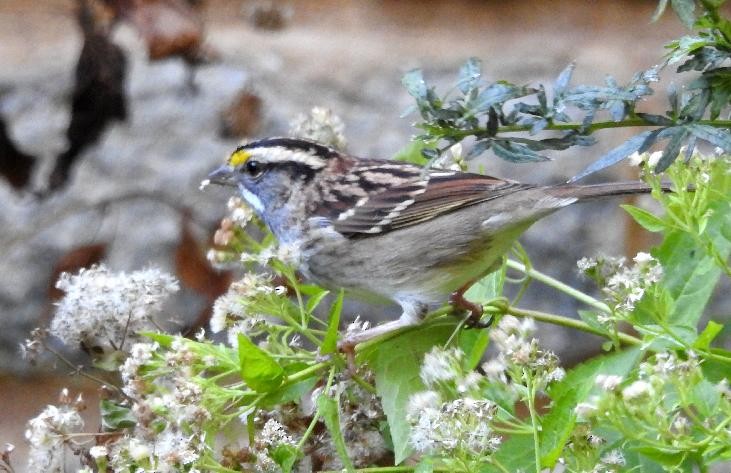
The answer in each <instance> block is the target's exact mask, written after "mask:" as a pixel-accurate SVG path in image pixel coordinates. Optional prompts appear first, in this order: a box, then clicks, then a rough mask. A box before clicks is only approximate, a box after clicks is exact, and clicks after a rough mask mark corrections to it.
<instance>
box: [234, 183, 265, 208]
mask: <svg viewBox="0 0 731 473" xmlns="http://www.w3.org/2000/svg"><path fill="white" fill-rule="evenodd" d="M239 190H240V191H241V195H242V196H243V198H244V199H245V200H246V203H248V204H249V205H251V206H252V207H253V208H254V210H256V211H257V212H259V213H260V214H261V213H263V212H264V204H262V203H261V199H259V198H258V197H257V196H255V195H254V194H252V193H251V192H250V191H248V190H247V189H246V188H244V186H239Z"/></svg>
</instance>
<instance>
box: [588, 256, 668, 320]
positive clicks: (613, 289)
mask: <svg viewBox="0 0 731 473" xmlns="http://www.w3.org/2000/svg"><path fill="white" fill-rule="evenodd" d="M633 262H634V265H632V266H627V265H626V264H625V259H624V258H610V257H600V258H582V259H580V260H579V261H578V262H577V263H576V265H577V267H578V268H579V270H581V271H582V272H584V273H585V274H587V275H588V276H590V277H591V278H592V279H594V280H595V281H596V282H597V284H599V285H600V286H602V291H603V292H604V294H605V295H606V296H607V298H608V300H609V302H610V303H611V304H612V305H613V306H614V307H616V308H617V309H618V310H621V311H624V312H629V311H632V310H633V309H634V308H635V305H636V304H637V303H638V302H639V301H640V300H641V299H642V297H643V296H644V295H645V292H646V291H647V289H648V288H649V287H651V286H652V285H654V284H656V283H657V282H659V281H660V279H662V275H663V271H662V266H661V265H660V263H659V262H658V261H657V260H656V259H655V258H653V257H652V256H651V255H650V254H649V253H642V252H640V253H637V255H636V256H635V257H634V258H633Z"/></svg>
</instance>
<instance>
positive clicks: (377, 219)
mask: <svg viewBox="0 0 731 473" xmlns="http://www.w3.org/2000/svg"><path fill="white" fill-rule="evenodd" d="M530 187H533V186H530V185H525V184H520V183H517V182H514V181H506V180H502V179H497V178H494V177H490V176H482V175H479V174H469V173H459V172H455V173H450V172H444V171H434V172H432V173H430V174H426V175H425V176H424V177H423V178H420V179H419V180H418V181H413V182H408V183H405V184H401V185H398V186H394V187H389V188H388V189H386V190H383V191H381V192H378V193H374V194H372V195H369V196H368V198H367V199H365V200H363V201H361V202H360V205H358V206H356V207H355V208H353V209H351V210H349V211H347V212H343V213H341V214H340V215H339V216H338V217H336V218H334V219H333V226H334V228H335V230H336V231H338V232H339V233H342V234H344V235H347V236H350V237H356V236H361V237H362V236H367V235H373V234H379V233H384V232H387V231H392V230H397V229H399V228H404V227H408V226H410V225H416V224H418V223H421V222H424V221H427V220H431V219H433V218H435V217H438V216H440V215H443V214H446V213H448V212H453V211H455V210H457V209H460V208H463V207H467V206H470V205H475V204H477V203H481V202H486V201H488V200H492V199H495V198H498V197H502V196H504V195H507V194H511V193H513V192H516V191H518V190H521V189H526V188H530Z"/></svg>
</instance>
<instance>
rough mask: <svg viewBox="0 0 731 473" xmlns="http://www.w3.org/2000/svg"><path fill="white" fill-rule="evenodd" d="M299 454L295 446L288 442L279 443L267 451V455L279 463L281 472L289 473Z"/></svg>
mask: <svg viewBox="0 0 731 473" xmlns="http://www.w3.org/2000/svg"><path fill="white" fill-rule="evenodd" d="M300 455H301V454H300V451H299V450H298V449H297V447H295V446H293V445H288V444H279V445H277V446H276V447H274V448H273V449H271V450H270V451H269V456H270V457H271V458H272V460H274V462H275V463H276V464H277V465H279V467H280V468H281V469H282V472H283V473H290V472H291V471H292V468H293V467H294V464H295V463H297V460H299V458H300Z"/></svg>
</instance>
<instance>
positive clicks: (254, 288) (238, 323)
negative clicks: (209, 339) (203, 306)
mask: <svg viewBox="0 0 731 473" xmlns="http://www.w3.org/2000/svg"><path fill="white" fill-rule="evenodd" d="M272 293H274V288H273V287H272V285H271V278H269V277H268V276H266V275H263V274H259V273H246V274H245V275H244V277H243V278H241V279H240V280H239V281H236V282H234V283H233V284H231V286H229V288H228V291H227V292H226V294H224V295H222V296H220V297H219V298H218V299H216V301H215V302H214V303H213V314H212V315H211V320H210V326H211V332H213V333H218V332H221V331H223V330H226V329H228V331H229V333H228V335H229V341H230V342H231V343H232V345H235V343H236V342H235V340H236V338H237V337H236V335H237V334H238V333H244V334H249V333H251V332H252V331H253V330H254V329H255V328H257V327H259V326H261V324H263V323H264V319H263V317H261V316H259V315H257V314H251V313H249V310H248V307H249V305H250V304H251V301H252V300H255V299H256V298H259V297H262V296H266V295H269V294H272Z"/></svg>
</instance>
